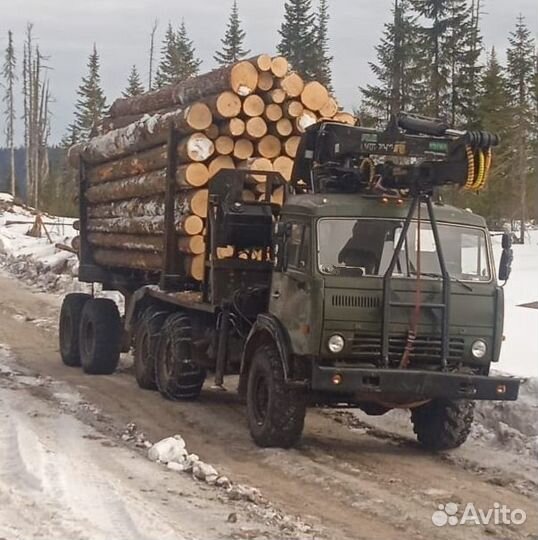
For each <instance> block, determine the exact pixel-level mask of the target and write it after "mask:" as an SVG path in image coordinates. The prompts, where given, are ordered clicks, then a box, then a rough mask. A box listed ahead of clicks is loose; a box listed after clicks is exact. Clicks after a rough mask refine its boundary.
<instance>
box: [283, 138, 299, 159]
mask: <svg viewBox="0 0 538 540" xmlns="http://www.w3.org/2000/svg"><path fill="white" fill-rule="evenodd" d="M299 144H301V137H299V136H297V135H293V136H292V137H290V138H289V139H288V140H287V141H286V142H285V143H284V151H285V152H286V154H287V155H288V156H289V157H290V158H292V159H295V157H296V156H297V150H298V149H299Z"/></svg>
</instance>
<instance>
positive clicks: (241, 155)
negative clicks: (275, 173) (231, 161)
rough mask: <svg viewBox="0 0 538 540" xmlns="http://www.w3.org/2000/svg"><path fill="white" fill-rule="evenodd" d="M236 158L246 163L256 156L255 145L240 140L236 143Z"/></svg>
mask: <svg viewBox="0 0 538 540" xmlns="http://www.w3.org/2000/svg"><path fill="white" fill-rule="evenodd" d="M233 155H234V158H236V159H238V160H240V161H244V160H246V159H249V158H250V157H252V156H253V155H254V144H253V143H252V141H250V140H248V139H238V140H237V141H236V142H235V146H234V152H233Z"/></svg>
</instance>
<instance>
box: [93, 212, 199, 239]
mask: <svg viewBox="0 0 538 540" xmlns="http://www.w3.org/2000/svg"><path fill="white" fill-rule="evenodd" d="M186 210H188V208H186ZM203 229H204V222H203V221H202V219H201V218H200V216H194V215H189V214H185V215H184V216H182V217H180V218H178V221H177V223H176V230H177V232H178V233H179V234H182V235H185V236H194V235H197V234H200V233H201V232H202V231H203ZM88 231H89V232H96V233H97V232H100V233H111V234H112V233H113V234H134V235H162V234H163V233H164V217H163V216H155V217H139V218H130V217H129V218H127V217H119V218H109V219H89V220H88Z"/></svg>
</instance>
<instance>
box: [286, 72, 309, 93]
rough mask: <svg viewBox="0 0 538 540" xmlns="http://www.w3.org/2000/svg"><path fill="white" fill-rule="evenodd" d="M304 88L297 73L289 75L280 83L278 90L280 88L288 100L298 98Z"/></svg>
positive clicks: (301, 79) (302, 81)
mask: <svg viewBox="0 0 538 540" xmlns="http://www.w3.org/2000/svg"><path fill="white" fill-rule="evenodd" d="M304 87H305V83H304V80H303V78H302V77H301V76H300V75H298V74H297V73H290V74H289V75H286V77H284V78H283V79H282V80H281V81H280V88H282V90H284V92H286V95H287V96H288V97H290V98H298V97H299V96H300V95H301V93H302V92H303V90H304Z"/></svg>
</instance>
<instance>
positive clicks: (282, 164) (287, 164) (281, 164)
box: [273, 156, 293, 182]
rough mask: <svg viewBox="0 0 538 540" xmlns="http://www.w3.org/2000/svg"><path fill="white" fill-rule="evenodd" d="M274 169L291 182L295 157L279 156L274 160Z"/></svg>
mask: <svg viewBox="0 0 538 540" xmlns="http://www.w3.org/2000/svg"><path fill="white" fill-rule="evenodd" d="M273 169H274V170H275V171H276V172H279V173H280V174H281V175H282V176H283V178H284V180H286V182H289V181H290V180H291V173H292V171H293V159H291V158H290V157H288V156H279V157H277V158H276V159H275V160H274V161H273Z"/></svg>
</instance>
